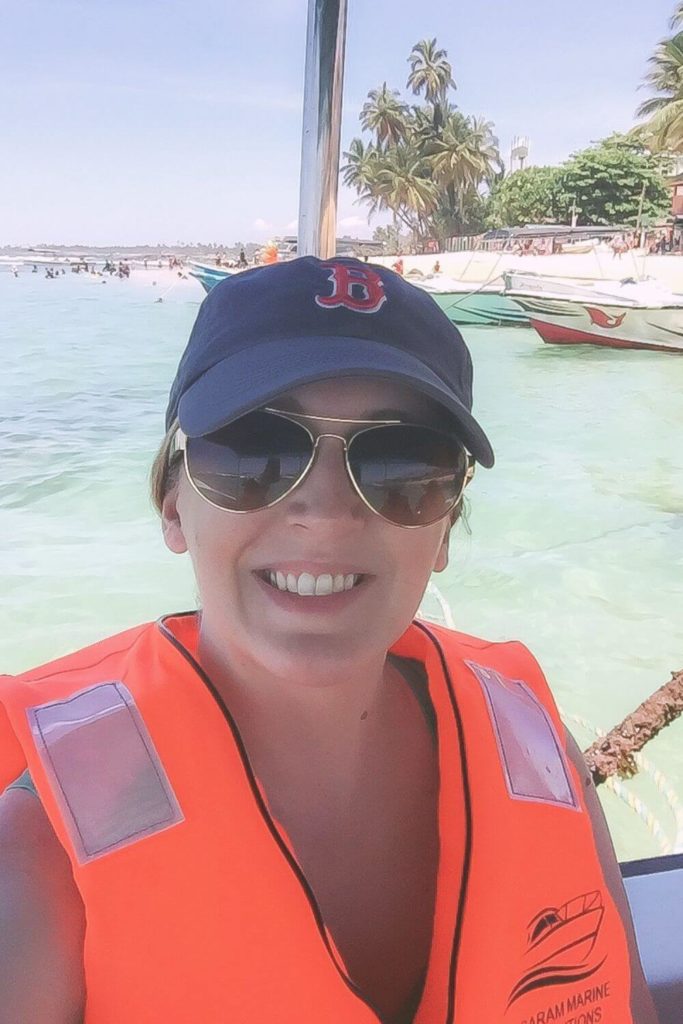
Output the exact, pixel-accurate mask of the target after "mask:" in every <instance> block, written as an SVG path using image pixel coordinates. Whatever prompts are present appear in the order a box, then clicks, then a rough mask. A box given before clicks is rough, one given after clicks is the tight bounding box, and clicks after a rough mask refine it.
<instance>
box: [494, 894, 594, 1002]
mask: <svg viewBox="0 0 683 1024" xmlns="http://www.w3.org/2000/svg"><path fill="white" fill-rule="evenodd" d="M604 914H605V908H604V905H603V901H602V895H601V893H600V892H598V891H595V892H587V893H583V894H582V895H581V896H575V897H574V899H571V900H568V902H567V903H563V904H562V906H559V907H545V908H544V909H543V910H541V911H539V913H538V914H536V915H535V916H534V917H533V918H532V919H531V921H530V922H529V925H528V934H527V947H526V952H525V955H524V959H525V961H526V964H525V967H524V973H523V974H522V976H521V978H520V979H519V981H518V982H517V983H516V985H515V986H514V987H513V989H512V991H511V992H510V998H509V1000H508V1005H507V1008H508V1009H510V1007H511V1006H512V1004H513V1003H515V1002H516V1001H517V1000H518V999H521V997H522V996H524V995H526V994H527V993H529V992H533V991H535V990H536V989H545V988H546V987H547V986H548V985H569V984H573V983H576V982H578V981H584V980H585V979H586V978H590V977H591V975H593V974H595V972H596V971H598V970H600V968H601V967H602V965H603V964H604V962H605V960H606V959H607V957H606V956H603V957H602V958H601V959H597V958H596V956H595V955H594V954H595V943H596V940H597V938H598V934H599V932H600V927H601V925H602V919H603V917H604ZM608 995H609V982H605V983H603V984H602V985H595V986H593V988H590V987H589V988H587V989H585V990H584V991H582V992H581V993H580V994H578V995H577V996H575V997H572V996H568V997H566V998H565V1000H564V1001H563V1004H558V1006H557V1009H558V1010H559V1006H560V1005H562V1006H563V1009H564V1010H565V1011H567V1010H572V1009H576V1008H578V1007H579V1006H584V1005H586V1000H587V999H588V1000H589V1001H590V1002H597V1001H599V1000H601V999H603V998H605V997H606V996H608ZM549 1019H550V1020H561V1019H562V1015H561V1014H558V1015H554V1016H552V1017H550V1018H549ZM596 1019H597V1018H596Z"/></svg>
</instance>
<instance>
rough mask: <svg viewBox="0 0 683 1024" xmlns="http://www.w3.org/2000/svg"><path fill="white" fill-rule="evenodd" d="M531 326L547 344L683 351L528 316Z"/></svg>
mask: <svg viewBox="0 0 683 1024" xmlns="http://www.w3.org/2000/svg"><path fill="white" fill-rule="evenodd" d="M530 323H531V326H532V327H533V328H534V329H535V330H536V331H538V333H539V334H540V335H541V337H542V338H543V340H544V341H545V342H546V344H548V345H602V346H604V347H606V348H646V349H652V350H654V351H655V352H678V353H683V347H680V348H677V347H674V346H673V345H657V344H656V343H655V342H649V341H629V340H628V339H626V338H615V337H614V335H612V336H611V337H609V338H605V337H603V336H602V335H601V334H589V333H588V332H587V331H577V330H575V329H574V328H573V327H563V326H561V325H560V324H549V323H546V322H545V321H544V320H535V319H533V317H532V318H530Z"/></svg>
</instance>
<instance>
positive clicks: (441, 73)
mask: <svg viewBox="0 0 683 1024" xmlns="http://www.w3.org/2000/svg"><path fill="white" fill-rule="evenodd" d="M408 63H409V64H410V74H409V75H408V82H407V83H406V84H407V85H408V88H409V89H412V91H413V94H414V95H415V96H417V95H419V94H420V93H421V92H422V91H424V95H425V99H426V100H427V103H431V104H432V105H436V104H437V103H443V102H444V101H445V99H446V93H447V92H448V90H449V88H453V89H455V88H457V87H456V84H455V82H454V81H453V69H452V67H451V65H450V63H449V62H448V54H447V53H446V51H445V50H440V49H437V46H436V39H422V40H420V42H419V43H415V46H414V47H413V48H412V50H411V51H410V56H409V57H408Z"/></svg>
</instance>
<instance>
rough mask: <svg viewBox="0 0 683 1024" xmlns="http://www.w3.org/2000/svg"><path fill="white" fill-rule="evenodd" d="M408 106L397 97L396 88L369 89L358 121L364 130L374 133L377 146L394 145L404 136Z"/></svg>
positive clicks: (383, 84)
mask: <svg viewBox="0 0 683 1024" xmlns="http://www.w3.org/2000/svg"><path fill="white" fill-rule="evenodd" d="M407 113H408V106H407V104H406V103H403V101H402V100H401V99H399V93H398V90H396V89H388V88H387V83H386V82H383V83H382V88H381V89H371V90H370V92H369V93H368V98H367V100H366V101H365V103H364V104H363V108H362V110H361V112H360V123H361V125H362V127H363V128H364V129H365V130H366V131H371V132H374V133H375V137H376V139H377V145H378V146H388V145H393V146H395V145H396V144H397V143H398V142H401V140H402V139H403V138H404V137H405V131H406V115H407Z"/></svg>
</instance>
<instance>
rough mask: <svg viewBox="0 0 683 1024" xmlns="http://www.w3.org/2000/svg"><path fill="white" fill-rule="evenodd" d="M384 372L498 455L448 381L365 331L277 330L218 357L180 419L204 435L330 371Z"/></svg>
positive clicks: (187, 429)
mask: <svg viewBox="0 0 683 1024" xmlns="http://www.w3.org/2000/svg"><path fill="white" fill-rule="evenodd" d="M339 376H344V377H355V376H363V377H382V378H387V377H389V378H391V379H393V380H399V381H403V382H404V383H407V384H410V385H412V387H414V388H417V390H418V391H421V392H422V393H423V394H425V395H427V396H428V397H430V398H432V399H434V400H435V401H437V402H439V403H440V404H441V405H443V406H444V407H445V408H446V409H447V410H448V411H449V412H450V413H451V414H452V416H453V418H454V419H455V421H456V422H457V424H458V426H459V427H460V436H461V438H462V441H463V443H464V444H465V446H466V447H467V449H468V451H469V452H471V454H472V455H473V456H474V458H475V459H476V460H477V462H479V463H481V465H482V466H485V467H486V468H487V469H488V468H490V467H491V466H492V465H493V463H494V455H493V449H492V448H491V445H490V443H489V440H488V438H487V436H486V434H485V433H484V431H483V430H482V429H481V427H480V426H479V424H478V423H477V421H476V420H475V418H474V417H473V416H472V414H471V412H469V410H468V409H467V408H466V407H465V406H464V405H463V404H462V403H461V402H460V401H459V400H458V399H457V398H456V397H455V395H454V394H453V392H452V391H451V389H450V388H449V387H448V385H447V384H446V383H445V382H444V381H443V380H441V378H440V377H438V376H437V374H435V373H434V372H433V370H431V369H430V368H429V367H428V366H426V365H425V364H424V363H423V362H421V361H420V360H419V359H416V358H415V357H414V356H413V355H411V354H410V353H408V352H403V351H401V350H399V349H396V348H393V347H391V346H389V345H383V344H382V343H381V342H373V343H372V344H371V345H369V344H368V342H367V340H365V339H359V338H342V337H337V336H334V337H330V336H329V335H328V336H327V337H324V338H322V337H321V338H301V337H297V338H278V340H277V341H269V342H263V343H262V344H260V345H255V346H253V347H252V348H245V349H242V351H240V352H237V353H235V354H234V355H231V356H229V357H228V358H226V359H223V360H221V361H220V362H218V363H215V364H214V365H213V366H212V367H211V368H210V369H209V370H207V371H206V373H204V374H203V375H202V376H201V377H199V378H198V380H196V381H195V382H194V383H193V384H192V385H190V387H189V388H188V389H187V390H186V391H185V392H184V394H183V395H182V397H181V399H180V402H179V404H178V421H179V423H180V426H181V428H182V430H183V431H184V433H185V434H187V435H188V437H200V436H202V435H203V434H210V433H212V431H214V430H219V429H220V427H223V426H225V425H226V423H230V422H231V421H232V420H234V419H237V417H238V416H243V415H244V414H245V413H247V412H250V411H251V410H252V409H256V408H258V407H259V406H261V405H263V404H264V403H265V402H268V401H270V400H271V399H272V398H274V397H275V396H276V395H279V394H282V392H283V391H288V390H289V389H290V388H293V387H296V386H297V385H299V384H309V383H312V382H313V381H317V380H325V379H326V378H331V377H339Z"/></svg>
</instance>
